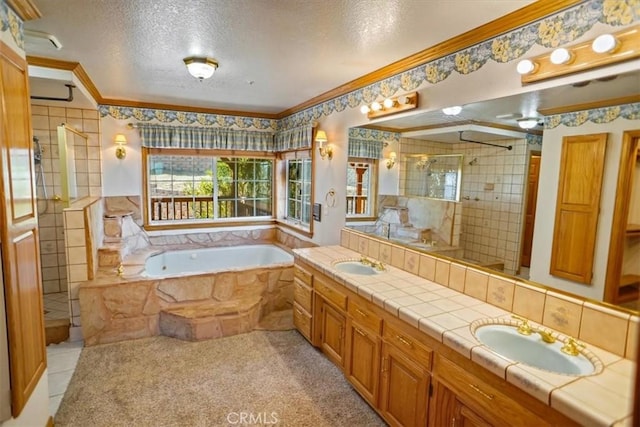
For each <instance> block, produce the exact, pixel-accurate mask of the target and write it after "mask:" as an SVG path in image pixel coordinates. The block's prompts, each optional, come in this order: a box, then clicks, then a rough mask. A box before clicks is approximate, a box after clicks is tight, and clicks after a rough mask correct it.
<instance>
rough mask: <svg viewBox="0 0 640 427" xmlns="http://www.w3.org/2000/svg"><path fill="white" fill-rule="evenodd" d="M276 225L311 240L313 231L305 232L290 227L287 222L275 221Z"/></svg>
mask: <svg viewBox="0 0 640 427" xmlns="http://www.w3.org/2000/svg"><path fill="white" fill-rule="evenodd" d="M276 224H277V225H278V226H279V227H283V228H288V229H289V230H293V231H295V232H296V233H298V234H302V235H303V236H305V237H308V238H310V239H311V238H313V231H307V230H304V229H302V228H298V227H294V226H293V225H291V224H289V223H287V222H284V221H277V220H276Z"/></svg>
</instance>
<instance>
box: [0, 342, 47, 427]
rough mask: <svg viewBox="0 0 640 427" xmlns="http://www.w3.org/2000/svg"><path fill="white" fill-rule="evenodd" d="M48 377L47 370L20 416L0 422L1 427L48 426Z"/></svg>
mask: <svg viewBox="0 0 640 427" xmlns="http://www.w3.org/2000/svg"><path fill="white" fill-rule="evenodd" d="M0 351H2V349H0ZM47 376H48V370H46V369H45V371H44V373H43V374H42V377H41V378H40V381H38V385H36V388H35V389H34V390H33V393H32V394H31V397H29V400H28V401H27V405H26V406H25V407H24V409H23V410H22V413H21V414H20V416H19V417H18V418H11V419H9V420H6V421H5V422H1V421H0V427H26V426H29V427H31V426H34V427H35V426H38V427H42V426H46V425H47V421H48V420H49V381H48V378H47Z"/></svg>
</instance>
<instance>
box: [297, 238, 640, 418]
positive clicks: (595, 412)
mask: <svg viewBox="0 0 640 427" xmlns="http://www.w3.org/2000/svg"><path fill="white" fill-rule="evenodd" d="M349 234H351V233H349V232H347V233H345V232H344V231H343V241H345V236H349ZM353 235H356V236H357V237H358V235H357V233H353ZM360 237H362V236H360ZM347 238H348V237H347ZM375 242H377V241H375ZM375 242H374V243H373V244H372V245H367V250H370V249H371V248H372V246H373V247H374V252H375V250H376V249H375ZM369 243H371V242H369ZM382 245H383V243H380V244H379V246H382ZM393 249H402V250H403V252H402V253H399V252H397V250H396V251H395V254H396V256H395V257H394V258H393V260H394V261H395V262H394V263H390V262H389V261H386V260H385V259H381V258H377V257H376V258H377V259H379V260H381V261H382V262H383V263H385V265H386V266H387V270H386V271H385V272H383V273H381V274H376V275H373V276H358V275H351V274H347V273H343V272H339V271H338V270H336V269H335V268H334V267H333V263H334V262H336V261H340V260H346V259H359V258H360V257H361V256H362V254H361V253H360V252H357V251H355V250H352V249H349V248H347V247H344V246H326V247H316V248H304V249H296V250H294V253H295V256H296V257H297V258H299V259H301V260H303V261H304V262H307V263H309V264H310V265H311V266H313V267H314V268H316V269H318V270H319V271H321V272H322V273H324V274H326V275H327V276H329V277H331V278H333V279H334V280H336V281H337V282H338V283H340V284H342V285H343V286H345V287H346V288H347V289H349V290H350V291H352V292H354V293H357V294H358V295H360V296H361V297H363V298H365V299H367V300H369V301H371V302H372V303H373V304H376V305H377V306H379V307H380V308H382V309H384V310H385V311H386V312H388V313H391V314H392V315H394V316H397V317H398V318H399V319H401V320H403V321H405V322H407V323H409V324H411V325H413V326H414V327H416V328H418V329H419V330H420V331H422V332H424V333H425V334H427V335H428V336H429V337H431V338H433V339H435V340H436V341H438V342H440V343H442V344H443V345H445V346H447V347H449V348H451V349H453V350H455V351H456V352H457V353H459V354H461V355H463V356H464V357H467V358H469V359H470V360H472V361H474V362H475V363H477V364H479V365H480V366H482V367H484V368H486V369H487V370H489V371H490V372H492V373H493V374H495V375H497V376H499V377H500V378H503V379H504V380H506V381H507V382H509V383H511V384H513V385H515V386H516V387H518V388H520V389H521V390H523V391H525V392H527V393H528V394H530V395H532V396H533V397H535V398H537V399H538V400H540V401H542V402H544V403H546V404H548V405H550V406H551V407H552V408H554V409H556V410H558V411H559V412H561V413H563V414H564V415H566V416H568V417H570V418H572V419H573V420H575V421H577V422H579V423H581V424H584V425H590V426H611V425H614V424H615V425H627V424H629V425H630V420H631V418H630V416H631V413H632V409H633V408H632V403H633V393H634V391H633V379H634V378H635V374H634V370H635V366H636V363H635V361H634V360H633V359H635V354H634V352H633V351H632V350H631V348H632V347H635V345H636V341H635V340H634V339H630V338H629V337H630V336H632V335H631V334H637V325H638V319H637V318H636V317H630V316H625V315H620V314H619V313H617V312H613V311H611V312H607V311H606V310H604V311H599V310H598V309H599V308H600V307H599V306H597V305H596V304H590V303H583V302H581V301H579V300H577V299H573V298H569V297H565V296H560V294H557V293H554V292H552V291H544V290H543V289H538V288H534V287H532V286H530V285H527V284H525V283H517V284H516V283H515V282H514V281H509V280H505V279H504V278H502V277H499V276H494V275H491V274H488V273H485V272H483V271H480V270H475V269H472V268H467V267H464V266H460V265H456V264H452V263H451V262H449V261H445V260H440V259H437V258H435V257H431V256H429V255H425V254H420V253H417V252H413V251H409V250H406V251H405V250H404V248H393ZM377 251H378V254H379V255H380V254H381V253H383V252H384V251H383V250H381V248H380V247H378V248H377ZM390 252H392V253H393V252H394V251H393V250H392V251H390ZM405 252H412V253H410V254H407V253H405ZM364 255H367V256H370V257H373V255H372V254H371V252H366V253H365V254H364ZM400 259H402V260H403V261H404V262H403V263H401V265H402V267H401V268H398V267H395V266H394V264H399V263H400ZM410 271H412V272H410ZM467 273H468V274H467ZM438 282H442V283H438ZM546 298H553V299H554V300H550V301H553V302H552V303H550V304H545V299H546ZM545 305H549V306H550V307H551V308H545ZM576 306H577V308H578V309H579V313H578V314H577V322H578V323H577V329H576V327H574V320H575V319H573V318H572V317H571V316H576V312H575V310H573V309H575V308H576ZM558 307H561V308H562V310H560V312H562V313H565V312H566V313H567V317H569V319H567V322H566V324H565V322H564V321H563V322H560V323H558V319H560V317H559V315H558V311H557V310H558ZM589 311H597V312H598V313H599V314H598V315H596V319H600V320H598V321H599V322H604V323H601V324H600V326H595V325H591V324H590V323H591V322H592V321H591V320H589V319H592V318H593V317H594V315H593V313H589ZM512 313H517V314H521V315H523V316H525V317H527V318H529V319H530V320H531V324H532V325H533V326H539V325H543V326H544V327H545V328H548V329H552V330H553V331H554V332H555V334H557V335H558V336H559V337H560V339H561V340H562V339H564V338H565V337H566V336H567V335H570V336H573V337H576V338H579V339H580V340H582V341H583V342H585V343H586V346H587V349H588V350H589V352H590V353H591V354H592V355H593V356H594V357H597V359H598V360H599V361H600V362H601V363H602V370H601V372H599V373H598V374H595V375H591V376H584V377H574V376H567V375H559V374H555V373H551V372H547V371H543V370H540V369H536V368H532V367H529V366H526V365H523V364H521V363H515V362H513V361H510V360H507V359H505V358H503V357H500V356H499V355H497V354H496V353H494V352H493V351H491V350H489V349H488V348H487V347H486V346H484V345H483V344H481V343H480V342H479V341H478V340H476V338H475V336H474V335H473V334H472V332H471V330H470V325H471V323H472V322H474V321H478V320H481V319H486V318H498V319H503V321H507V320H508V321H511V314H512ZM523 313H524V314H523ZM526 314H529V315H526ZM598 316H604V317H598ZM620 316H621V317H620ZM618 321H621V322H626V323H623V324H624V325H626V327H624V335H625V338H624V342H625V345H626V348H625V345H623V346H620V345H618V344H617V343H612V345H611V346H610V347H612V348H611V349H605V348H603V347H602V346H597V345H595V344H594V343H592V342H590V341H589V340H587V337H591V336H592V335H597V334H594V333H593V330H592V328H598V327H605V328H608V329H607V330H609V329H611V327H612V326H611V325H614V324H616V322H618ZM594 323H597V322H594ZM556 324H559V325H560V326H562V329H565V330H570V331H571V332H572V331H574V330H575V331H577V332H578V333H576V334H575V335H574V334H572V333H567V332H565V331H563V330H561V329H559V328H556V327H554V326H555V325H556ZM605 324H606V325H609V326H605ZM607 335H608V336H609V337H611V336H612V334H611V333H608V334H605V336H607ZM614 335H615V334H614ZM613 341H617V339H616V338H615V337H613ZM625 357H626V358H625ZM616 423H619V424H616ZM625 423H626V424H625Z"/></svg>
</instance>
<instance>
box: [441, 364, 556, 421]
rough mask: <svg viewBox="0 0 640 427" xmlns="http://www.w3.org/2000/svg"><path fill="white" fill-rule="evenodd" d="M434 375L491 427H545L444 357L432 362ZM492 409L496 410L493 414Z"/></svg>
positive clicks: (505, 397)
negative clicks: (525, 426)
mask: <svg viewBox="0 0 640 427" xmlns="http://www.w3.org/2000/svg"><path fill="white" fill-rule="evenodd" d="M435 371H436V372H437V373H436V376H437V377H438V381H441V382H444V383H445V385H446V386H447V387H450V388H451V390H453V391H454V392H455V393H456V394H457V395H458V397H459V399H461V400H462V402H463V403H465V404H466V405H469V406H472V407H473V408H474V410H475V411H477V412H478V415H480V416H481V417H482V418H485V417H486V418H487V421H489V422H491V423H492V424H494V423H498V424H503V425H535V426H546V425H549V423H547V422H546V421H545V420H544V419H543V418H539V417H538V416H537V415H535V414H533V413H532V412H530V411H528V410H527V409H525V408H524V407H523V406H521V405H520V404H519V403H518V402H516V401H515V400H513V399H511V398H509V397H507V396H506V395H505V394H502V393H501V392H500V391H498V390H497V389H496V388H494V387H492V386H490V385H488V384H486V383H485V382H483V381H481V380H480V379H479V378H477V377H476V376H475V375H473V373H471V372H469V371H467V370H465V369H463V368H461V367H460V366H458V365H456V364H455V363H453V362H451V361H450V360H448V359H445V358H444V357H441V356H438V357H437V358H436V366H435ZM496 408H500V410H499V411H496ZM480 409H481V410H480Z"/></svg>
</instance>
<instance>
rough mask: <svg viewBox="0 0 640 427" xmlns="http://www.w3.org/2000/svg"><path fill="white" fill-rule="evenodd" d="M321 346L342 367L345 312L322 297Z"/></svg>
mask: <svg viewBox="0 0 640 427" xmlns="http://www.w3.org/2000/svg"><path fill="white" fill-rule="evenodd" d="M320 301H321V303H320V304H321V308H320V322H321V325H320V328H321V329H320V348H321V349H322V351H323V352H324V354H325V355H326V356H327V358H329V360H331V361H332V362H333V363H335V364H336V365H338V366H339V367H340V368H342V367H343V365H344V331H345V326H346V325H345V324H346V319H345V317H344V314H342V313H341V312H340V311H338V310H337V309H335V308H334V307H333V306H331V304H329V303H327V302H326V301H324V300H323V299H322V298H320Z"/></svg>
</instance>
